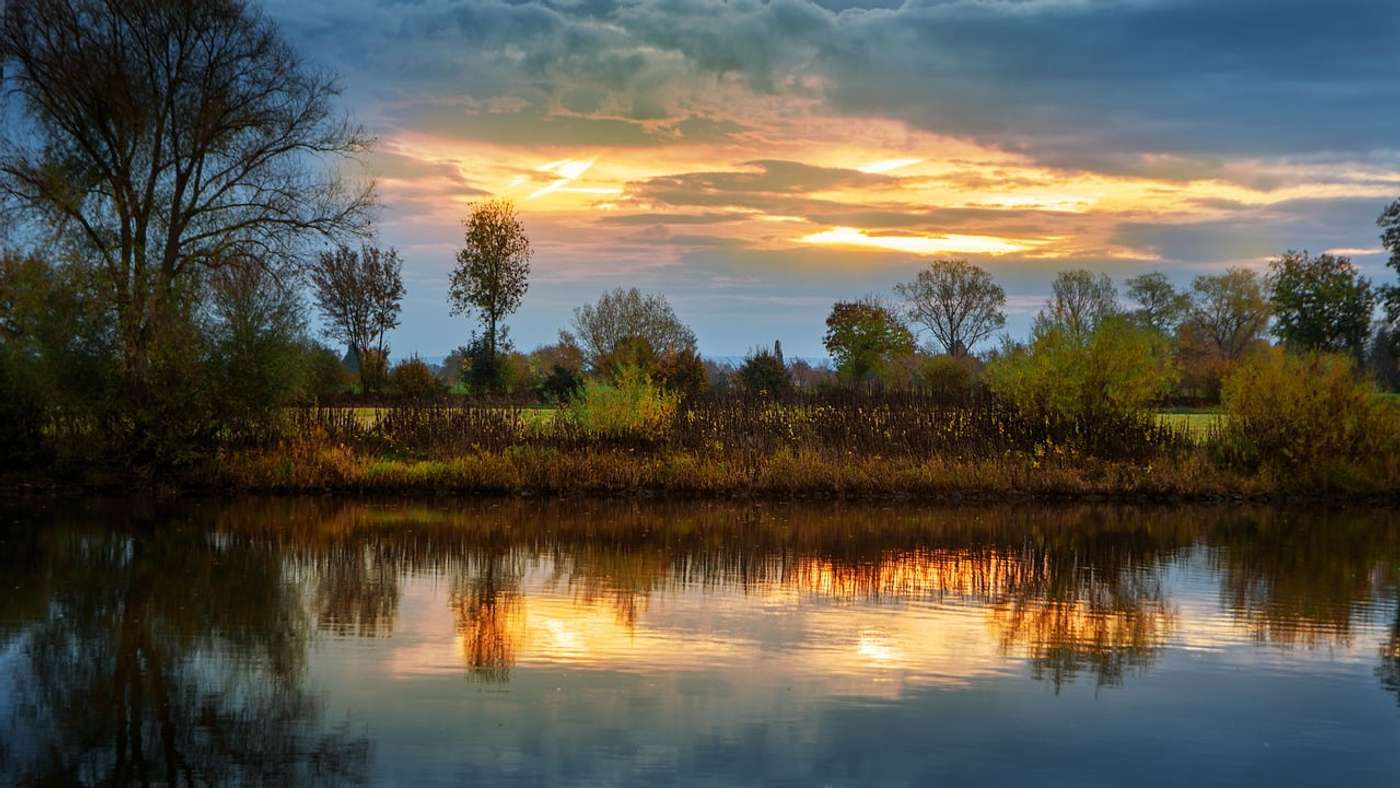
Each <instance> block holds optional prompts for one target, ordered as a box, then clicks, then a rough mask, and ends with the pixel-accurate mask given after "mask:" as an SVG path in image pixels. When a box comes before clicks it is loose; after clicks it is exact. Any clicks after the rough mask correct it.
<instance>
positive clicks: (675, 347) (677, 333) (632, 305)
mask: <svg viewBox="0 0 1400 788" xmlns="http://www.w3.org/2000/svg"><path fill="white" fill-rule="evenodd" d="M571 327H572V328H573V331H572V332H567V331H566V332H561V334H560V339H561V340H562V341H564V342H566V343H572V344H576V345H578V347H579V349H580V350H582V351H583V358H584V361H585V362H586V363H587V364H588V366H589V368H590V369H595V368H596V367H597V365H598V362H599V360H600V359H602V358H604V357H606V356H607V355H608V354H610V353H612V352H613V351H614V350H616V349H617V347H618V345H619V344H621V343H622V342H624V341H626V340H633V339H642V340H645V341H646V343H647V345H648V346H649V347H650V348H651V350H652V351H654V352H655V353H656V354H658V355H661V356H669V355H672V354H676V353H688V352H693V351H694V350H695V333H694V332H692V331H691V330H690V329H689V328H688V327H687V326H686V325H685V324H684V323H682V322H681V321H680V318H678V317H676V312H675V310H673V309H671V304H670V302H669V301H667V300H666V296H664V295H661V294H660V293H655V294H651V295H643V294H642V292H641V291H640V290H638V289H637V288H635V287H634V288H631V289H630V290H623V289H622V288H620V287H619V288H617V289H615V290H611V291H609V292H607V293H604V294H603V296H602V297H601V298H599V299H598V303H597V304H596V305H595V304H584V305H583V306H581V307H578V308H577V309H575V310H574V319H573V321H572V323H571Z"/></svg>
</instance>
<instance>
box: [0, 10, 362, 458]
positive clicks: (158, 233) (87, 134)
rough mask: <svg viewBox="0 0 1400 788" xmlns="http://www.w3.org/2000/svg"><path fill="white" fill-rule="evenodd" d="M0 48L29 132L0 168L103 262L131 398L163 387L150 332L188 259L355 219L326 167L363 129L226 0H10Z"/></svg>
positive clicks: (134, 402) (291, 246)
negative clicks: (201, 0)
mask: <svg viewBox="0 0 1400 788" xmlns="http://www.w3.org/2000/svg"><path fill="white" fill-rule="evenodd" d="M0 51H3V52H5V53H6V57H7V59H8V68H7V75H6V77H7V83H8V84H7V87H8V88H9V89H10V90H11V91H12V92H13V94H14V95H15V96H16V97H17V98H18V100H19V104H20V105H22V106H23V109H24V111H25V115H26V118H25V120H26V121H27V125H26V129H27V132H28V133H26V134H25V135H22V136H20V137H16V138H14V139H11V140H9V142H10V143H12V144H10V145H7V149H6V151H5V152H4V155H3V157H2V158H0V180H3V188H4V190H5V192H7V193H8V195H9V196H11V197H13V198H15V199H16V200H18V201H19V203H20V204H21V205H23V206H24V207H25V208H27V209H29V211H30V216H31V217H32V218H33V219H35V220H39V221H42V222H43V223H45V224H47V225H48V226H50V227H51V228H52V229H54V230H55V231H56V233H58V234H60V235H63V236H64V237H65V238H68V239H70V240H71V243H72V244H74V246H75V248H77V247H81V249H82V250H83V259H84V260H85V261H90V262H91V263H92V264H93V265H94V266H95V267H96V268H97V269H98V270H99V271H100V272H101V273H102V276H100V277H95V278H94V280H93V281H94V282H97V283H100V285H101V287H102V289H103V292H102V296H103V300H104V301H105V302H106V303H107V304H108V305H109V306H110V308H111V319H112V320H114V323H115V328H116V336H117V338H118V350H119V354H120V362H121V363H120V367H119V371H120V372H121V374H122V376H123V384H124V386H125V388H126V389H127V396H126V399H127V404H128V405H130V406H133V407H140V406H141V405H142V403H144V402H147V401H151V402H154V401H156V400H157V399H159V398H160V397H162V396H163V395H164V392H161V391H157V390H155V389H154V383H155V380H156V378H158V377H159V375H160V372H159V370H156V369H155V361H154V358H153V357H154V356H155V355H156V354H157V353H158V351H157V349H156V348H155V346H154V343H156V342H158V341H162V337H170V336H175V335H179V334H180V333H181V332H183V331H184V327H182V326H180V325H178V324H179V323H180V322H181V321H182V320H185V319H186V317H187V316H188V315H189V314H190V313H189V311H188V310H186V309H185V307H186V306H188V305H187V304H179V303H173V301H179V300H181V299H185V298H187V297H188V294H189V293H190V292H193V291H195V290H197V289H198V287H199V285H198V284H196V283H193V280H196V279H198V277H199V275H200V272H207V271H212V270H216V269H218V268H222V267H224V266H226V265H229V264H238V265H242V264H248V263H252V262H256V263H259V264H269V265H271V266H273V267H275V266H277V265H280V264H281V263H284V262H288V261H291V260H293V259H294V258H295V257H297V256H298V255H299V254H300V253H302V252H303V251H304V249H305V246H306V242H307V241H308V240H309V238H310V237H312V236H319V237H322V238H339V237H344V236H346V235H350V234H355V233H358V232H359V231H360V230H361V229H362V228H363V226H364V223H365V221H366V218H367V210H368V208H369V206H370V203H371V197H372V192H371V190H370V189H369V188H368V187H366V188H363V189H359V190H347V189H346V187H345V184H344V183H343V182H342V181H341V180H340V179H339V178H338V177H336V176H335V175H334V171H333V168H328V167H326V166H325V165H326V164H327V163H332V162H334V161H335V160H338V159H340V158H342V157H344V156H346V155H352V154H355V153H357V152H359V151H361V150H363V149H364V148H365V145H366V141H367V140H366V138H365V136H364V135H363V134H362V133H361V132H360V130H359V129H358V128H356V127H354V126H353V125H351V124H349V123H348V122H347V121H346V120H344V119H343V118H342V117H341V116H340V115H339V114H338V113H337V112H336V111H335V109H334V106H333V99H334V98H335V95H336V85H335V81H334V78H333V77H331V76H330V75H328V74H325V73H320V72H314V71H311V70H309V69H307V68H306V67H305V65H304V64H303V62H302V61H301V60H300V59H299V58H298V57H297V56H296V54H295V53H294V52H293V51H292V50H291V49H290V47H288V46H287V44H286V43H285V42H284V41H283V40H282V38H281V37H280V36H279V35H278V34H277V32H276V30H275V28H274V27H273V24H272V22H271V21H270V20H269V19H268V18H267V17H266V16H264V15H262V14H261V13H259V12H258V11H257V10H255V9H252V8H249V7H248V6H247V5H246V4H245V3H244V2H240V0H226V2H221V3H217V4H201V5H199V6H196V7H193V8H192V7H190V6H189V5H188V4H182V3H136V4H128V3H101V2H91V1H90V0H14V1H13V2H10V3H9V5H8V7H7V9H6V11H5V14H4V17H3V23H0ZM138 53H147V55H148V56H142V55H140V54H138ZM150 53H159V54H160V56H159V57H155V56H149V55H150ZM166 320H169V321H172V323H174V324H176V325H171V326H168V327H167V326H163V325H161V323H162V322H163V321H166ZM176 344H179V343H178V342H177V343H176ZM128 421H129V422H131V423H133V424H136V425H153V424H156V423H158V420H157V419H154V418H153V417H152V416H151V414H146V415H134V416H133V418H132V419H129V420H128ZM133 439H134V440H136V441H137V442H143V441H145V438H144V437H142V436H134V438H133Z"/></svg>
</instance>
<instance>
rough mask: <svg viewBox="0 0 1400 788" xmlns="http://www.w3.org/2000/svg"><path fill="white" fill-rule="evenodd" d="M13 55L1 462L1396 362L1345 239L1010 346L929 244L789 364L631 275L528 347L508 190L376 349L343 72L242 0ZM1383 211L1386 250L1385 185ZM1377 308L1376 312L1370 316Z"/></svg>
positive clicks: (1387, 369)
mask: <svg viewBox="0 0 1400 788" xmlns="http://www.w3.org/2000/svg"><path fill="white" fill-rule="evenodd" d="M0 55H3V58H4V60H5V62H6V63H7V68H6V73H5V78H6V85H5V89H6V91H7V93H8V96H9V98H10V99H12V100H11V101H10V102H9V103H10V105H11V106H14V107H17V108H18V109H19V110H20V111H21V115H20V117H17V118H13V119H11V120H12V125H14V126H15V127H16V128H19V129H21V133H18V134H14V135H10V136H9V137H7V138H6V139H5V140H3V141H0V210H3V216H2V217H0V218H3V222H4V224H3V227H4V230H5V235H4V237H3V238H0V240H3V241H6V242H7V243H6V244H5V245H4V249H5V251H4V252H3V254H0V436H3V439H4V446H3V447H2V448H0V454H3V456H4V457H5V458H6V459H7V460H10V461H16V462H28V461H29V459H30V458H32V457H33V456H35V454H36V452H38V451H39V450H40V447H41V444H43V443H45V442H46V441H50V442H51V440H52V439H53V438H55V437H56V436H59V437H61V436H63V435H72V436H75V437H74V440H73V441H72V445H73V446H74V447H75V450H76V451H78V452H80V453H85V454H94V455H97V454H105V455H107V456H111V457H116V458H120V461H121V462H123V463H128V464H133V465H135V466H137V467H148V468H160V467H168V466H170V465H179V464H182V463H187V462H190V461H191V460H192V459H196V458H198V457H201V456H204V455H207V454H208V452H209V451H210V447H213V446H218V445H221V444H223V443H226V442H229V441H238V440H242V439H245V438H246V439H250V440H251V439H257V438H258V437H259V436H261V435H264V434H265V433H266V432H267V431H268V430H269V429H270V428H271V425H273V424H274V423H275V422H276V419H277V414H278V413H279V412H280V411H281V410H282V409H284V408H285V407H286V406H287V405H288V404H290V403H296V402H314V401H327V400H330V399H334V398H337V397H343V396H345V394H346V393H347V392H349V391H357V392H360V393H362V394H369V395H371V396H380V395H390V394H398V395H401V396H409V397H432V396H441V395H443V394H444V393H446V392H447V391H448V390H455V391H457V392H458V393H468V394H482V395H491V396H498V395H505V396H511V397H520V396H533V397H537V398H541V399H544V400H548V401H552V402H560V401H567V400H568V399H570V398H571V397H573V396H574V395H575V394H576V393H577V392H578V391H579V390H580V388H581V387H582V386H584V385H585V380H586V379H594V380H599V381H603V382H604V383H607V382H610V381H617V380H620V379H622V378H627V379H631V380H638V379H643V378H644V379H646V380H647V381H649V382H651V383H653V384H655V385H656V386H658V387H660V388H662V389H664V390H666V391H669V392H673V393H677V394H682V395H683V394H687V393H693V392H697V391H701V390H704V389H734V390H742V391H745V392H750V393H755V394H769V395H774V396H780V395H783V394H785V393H787V392H790V391H793V390H795V389H817V388H822V387H847V388H861V387H866V388H869V387H877V386H878V387H885V388H922V389H935V390H951V391H957V390H962V389H965V388H967V387H968V386H969V385H977V384H980V383H987V384H989V385H991V384H995V385H996V386H999V387H1000V388H1001V390H1002V391H1004V392H1009V393H1011V394H1015V395H1016V396H1026V397H1030V398H1032V399H1034V400H1035V401H1036V402H1037V403H1038V404H1039V405H1041V406H1044V405H1045V404H1046V403H1049V402H1053V401H1059V400H1060V399H1063V398H1064V397H1067V396H1071V395H1070V394H1066V393H1065V392H1064V391H1058V390H1057V389H1056V386H1063V385H1064V381H1065V380H1073V379H1074V376H1073V375H1066V374H1065V371H1066V370H1078V371H1079V372H1078V373H1077V374H1081V375H1082V376H1090V377H1092V376H1102V375H1105V374H1109V373H1110V372H1112V373H1113V374H1115V375H1117V377H1116V378H1114V381H1117V380H1118V379H1120V378H1129V377H1130V378H1132V379H1133V380H1135V381H1138V382H1140V383H1142V385H1137V384H1135V385H1134V386H1124V385H1119V384H1118V383H1117V382H1110V383H1111V385H1110V383H1105V382H1102V381H1100V383H1098V384H1095V385H1093V386H1089V387H1088V388H1087V389H1086V388H1084V387H1083V386H1081V387H1079V388H1076V389H1074V390H1073V391H1075V392H1079V393H1076V394H1073V398H1076V399H1077V400H1079V401H1085V400H1086V399H1087V400H1092V399H1093V397H1087V398H1086V396H1085V395H1083V391H1086V390H1090V389H1093V390H1102V391H1112V392H1114V393H1113V395H1112V396H1114V397H1119V396H1131V397H1132V398H1134V399H1141V398H1142V397H1144V396H1148V397H1151V398H1157V399H1160V398H1163V397H1169V396H1179V397H1182V398H1195V399H1201V400H1210V399H1212V398H1214V397H1217V396H1219V392H1220V388H1221V385H1222V383H1221V381H1222V380H1223V379H1224V376H1225V372H1226V370H1228V369H1229V368H1230V367H1231V365H1233V364H1236V363H1238V362H1239V360H1240V359H1241V358H1243V357H1244V356H1245V355H1246V354H1248V353H1249V351H1250V350H1251V349H1252V348H1256V347H1259V346H1260V345H1262V344H1265V343H1266V342H1267V340H1268V338H1269V337H1272V338H1274V339H1277V340H1278V342H1279V343H1280V344H1281V345H1283V346H1285V347H1288V348H1290V349H1294V350H1299V351H1324V352H1332V353H1341V354H1345V355H1347V356H1348V357H1350V358H1352V359H1355V360H1356V361H1358V362H1364V363H1365V365H1367V366H1368V367H1369V368H1370V369H1371V370H1372V371H1373V374H1375V375H1376V376H1377V377H1378V378H1380V379H1383V380H1385V381H1387V382H1388V383H1390V384H1391V385H1394V383H1395V382H1396V377H1397V376H1396V372H1395V369H1396V365H1395V357H1396V351H1397V349H1400V348H1397V341H1396V337H1397V326H1400V287H1396V286H1381V287H1376V286H1373V285H1372V284H1371V283H1370V282H1368V281H1367V280H1366V279H1365V278H1363V277H1361V276H1360V275H1359V273H1358V272H1357V270H1356V268H1355V266H1354V265H1352V264H1351V262H1350V261H1349V260H1347V259H1346V258H1343V257H1337V256H1334V255H1328V254H1323V255H1317V256H1313V255H1309V254H1307V253H1294V252H1289V253H1285V254H1283V255H1281V256H1280V257H1279V258H1278V259H1276V260H1275V261H1273V263H1272V264H1271V265H1270V268H1269V270H1268V272H1267V273H1266V274H1263V275H1260V274H1257V273H1255V272H1253V271H1250V270H1247V269H1231V270H1229V271H1226V272H1223V273H1220V274H1213V275H1203V276H1200V277H1197V278H1196V279H1195V281H1194V282H1193V283H1192V284H1191V286H1190V287H1189V288H1188V289H1186V290H1184V291H1182V290H1178V289H1176V288H1175V287H1173V286H1172V284H1171V283H1170V281H1169V280H1168V279H1167V278H1166V277H1165V276H1163V275H1162V274H1160V273H1151V274H1144V275H1141V276H1138V277H1134V278H1132V279H1130V280H1128V281H1127V282H1126V283H1125V285H1126V297H1127V305H1124V304H1123V303H1122V301H1121V298H1120V294H1119V293H1118V291H1117V289H1116V288H1115V286H1114V284H1113V283H1112V282H1111V281H1110V280H1109V279H1108V277H1106V276H1104V275H1102V274H1098V275H1096V274H1093V273H1090V272H1088V271H1068V272H1062V273H1061V274H1059V275H1058V276H1057V278H1056V279H1055V282H1054V283H1053V288H1052V289H1053V294H1052V296H1051V298H1050V300H1049V301H1048V302H1047V304H1046V307H1045V309H1044V310H1043V311H1042V312H1041V314H1040V315H1039V316H1038V317H1037V319H1036V321H1035V324H1034V327H1033V329H1032V332H1031V336H1030V337H1029V339H1028V341H1025V342H1018V341H1014V340H1010V339H1006V338H1002V339H1001V341H1000V342H999V343H992V340H994V339H996V338H997V337H998V336H999V332H1001V331H1002V330H1003V329H1004V327H1005V323H1006V315H1005V307H1006V295H1005V292H1004V290H1003V289H1002V288H1001V286H1000V285H998V284H997V283H996V282H995V281H994V279H993V278H992V277H991V275H990V274H989V273H987V272H986V271H984V270H981V269H979V268H977V267H976V266H974V265H972V264H971V263H968V262H967V261H964V260H952V259H949V260H936V261H934V262H932V263H930V264H929V265H928V266H927V267H926V268H925V269H924V270H921V271H919V272H918V274H917V275H916V276H915V277H914V278H913V279H912V280H910V281H908V282H905V283H903V284H900V285H899V286H898V287H896V288H895V290H894V291H893V293H892V294H891V296H890V297H866V298H863V299H857V300H852V301H842V302H839V303H837V304H835V305H833V307H832V309H831V312H830V314H829V316H828V317H827V320H826V333H825V336H824V344H825V347H826V349H827V351H828V353H829V355H830V357H831V359H832V361H833V366H832V367H830V368H827V367H821V366H816V367H814V366H812V365H810V364H808V363H806V362H804V361H802V360H798V359H788V358H786V357H785V356H784V354H783V351H782V348H781V345H780V343H776V342H775V343H774V345H773V346H772V347H771V348H770V347H768V346H767V345H766V344H765V345H764V346H762V347H758V348H755V349H754V351H753V352H751V353H750V354H749V356H748V358H747V359H746V360H745V361H744V363H743V364H742V365H741V366H740V367H739V368H737V369H730V368H727V367H725V366H723V365H719V364H715V363H713V362H710V361H707V360H705V359H703V358H702V357H701V356H700V355H699V353H698V349H697V346H696V338H695V334H694V332H693V331H691V330H690V328H688V327H687V326H686V325H685V324H684V323H683V322H682V321H681V320H680V319H679V318H678V317H677V315H676V313H675V311H674V309H673V308H672V307H671V305H670V304H669V303H668V301H667V300H666V298H665V297H664V296H663V295H660V294H645V293H642V292H640V291H638V290H636V289H635V288H634V289H622V288H619V289H616V290H613V291H610V292H608V293H605V294H604V295H603V296H602V297H601V298H599V299H598V300H597V301H596V302H595V303H591V304H585V305H582V306H580V307H579V308H577V309H576V310H575V311H574V314H573V317H572V320H571V321H570V323H569V325H568V326H567V327H565V328H564V329H563V330H562V331H561V332H560V335H559V340H558V341H557V342H555V343H552V344H550V345H547V346H544V347H541V348H537V349H536V350H534V351H533V352H531V353H528V354H526V353H522V352H519V351H517V350H516V349H515V348H514V346H513V343H512V341H511V338H510V336H509V331H508V329H507V324H506V321H507V320H508V318H509V317H510V315H512V314H513V313H515V312H516V311H517V310H518V308H519V307H520V305H521V304H522V302H523V300H524V298H525V296H526V294H527V292H528V286H529V275H530V262H531V259H532V250H531V246H530V242H529V238H528V236H527V234H526V232H525V228H524V225H523V222H522V221H521V219H520V217H519V215H518V213H517V212H516V210H515V208H514V207H513V206H512V205H511V204H510V203H508V202H506V201H501V200H491V201H487V202H483V203H478V204H475V205H473V206H472V208H471V211H470V213H469V215H468V216H467V218H466V220H465V222H464V228H463V242H462V246H461V249H460V250H459V252H458V253H457V255H456V259H455V266H454V268H453V271H452V274H451V277H450V280H449V287H448V290H447V293H446V299H447V303H448V306H449V308H450V309H451V311H452V312H453V313H454V314H459V315H465V316H468V317H470V318H471V319H473V320H474V321H475V323H476V329H475V331H474V332H473V333H472V334H471V336H470V338H469V339H468V341H467V342H466V343H465V344H464V345H463V346H462V347H460V348H458V349H457V350H456V351H454V352H453V353H452V354H450V355H449V357H448V358H447V359H446V362H445V363H444V364H443V365H441V367H440V368H438V369H433V368H431V367H430V366H429V365H428V364H426V363H425V362H423V361H422V360H420V359H416V358H409V359H403V360H401V361H399V363H397V364H393V365H391V364H390V363H389V355H390V347H389V345H388V336H389V335H390V333H391V332H392V331H393V329H394V328H396V327H397V326H398V325H399V322H400V319H401V312H402V306H401V305H402V301H403V298H404V295H405V293H406V288H405V285H404V282H403V274H402V267H403V263H402V260H401V258H400V256H399V254H398V252H397V251H396V250H394V249H392V248H388V249H386V248H381V247H379V246H377V245H376V244H375V243H374V240H373V239H374V227H373V223H372V219H373V216H374V211H375V207H376V197H375V193H374V187H373V184H372V183H369V182H363V183H362V182H356V181H355V180H354V179H353V178H350V177H348V176H347V175H346V173H347V172H350V171H352V170H351V169H350V166H349V165H350V164H352V163H353V161H354V160H355V159H356V157H357V156H359V155H360V154H362V153H363V152H364V151H366V150H367V149H368V146H369V144H370V142H371V140H370V138H369V136H368V135H367V134H366V133H365V132H364V130H363V129H362V128H361V127H360V126H358V125H357V124H356V123H355V122H354V121H353V120H352V119H351V118H350V117H349V116H348V115H346V114H345V113H344V112H343V111H341V110H340V109H339V108H338V96H339V91H340V86H339V84H338V82H337V80H336V78H335V76H334V75H333V74H331V73H329V72H326V71H324V70H321V69H318V68H316V67H315V66H313V65H311V64H309V63H307V62H306V61H304V60H303V59H302V58H301V57H300V56H299V55H298V54H297V53H296V52H295V51H294V50H293V49H292V48H291V47H290V46H289V45H288V44H287V42H286V41H285V40H284V39H283V38H282V37H281V36H280V34H279V33H278V31H277V30H276V28H275V26H274V25H273V24H272V23H271V21H270V20H269V19H268V18H267V17H266V16H265V15H263V14H262V13H261V12H260V11H259V10H258V9H257V8H256V7H255V6H253V5H251V4H249V3H248V2H245V0H201V2H193V3H166V2H146V1H145V0H140V1H135V2H126V1H123V2H116V0H11V2H9V3H8V4H6V6H5V9H4V11H3V16H0ZM1380 226H1381V229H1382V242H1383V243H1384V244H1385V246H1386V247H1387V248H1388V249H1390V250H1391V252H1392V257H1391V260H1390V265H1391V266H1392V267H1394V268H1396V269H1397V270H1400V201H1397V202H1396V203H1395V204H1394V205H1391V206H1390V207H1389V208H1387V209H1386V210H1385V212H1384V213H1383V214H1382V216H1381V218H1380ZM304 285H309V288H307V287H304ZM308 290H309V293H310V299H309V300H310V301H311V303H312V304H314V306H315V308H316V309H317V311H318V312H319V313H320V316H321V326H322V330H321V332H320V334H321V335H320V336H317V335H316V332H315V331H313V330H312V328H311V324H310V321H309V319H308V315H307V309H306V304H305V303H304V302H305V301H306V300H307V299H306V295H305V294H306V292H307V291H308ZM1377 306H1381V307H1384V311H1385V315H1386V319H1385V320H1383V321H1380V324H1379V325H1374V324H1373V321H1372V313H1373V311H1374V310H1375V309H1376V307H1377ZM321 340H329V341H331V342H334V343H337V345H339V346H343V347H344V348H346V351H347V352H345V353H344V354H342V353H341V352H340V350H339V348H338V347H337V348H336V349H332V348H331V347H328V346H326V345H325V344H322V342H321ZM989 343H991V347H990V348H989V349H985V348H988V345H989ZM978 348H984V350H982V352H980V354H979V353H978ZM1143 359H1146V360H1147V361H1146V362H1144V361H1143ZM1125 391H1126V392H1128V393H1124V392H1125ZM1095 396H1097V395H1095Z"/></svg>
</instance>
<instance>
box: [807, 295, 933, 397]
mask: <svg viewBox="0 0 1400 788" xmlns="http://www.w3.org/2000/svg"><path fill="white" fill-rule="evenodd" d="M823 344H824V345H825V346H826V351H827V352H828V353H830V354H831V358H832V359H833V360H834V361H835V362H836V369H837V372H838V374H839V375H840V376H841V377H842V378H844V379H846V380H848V381H850V382H852V383H856V384H860V383H863V382H865V381H866V380H867V379H868V378H870V377H871V376H872V375H874V374H878V373H879V372H880V371H881V370H882V369H883V368H884V367H885V366H886V365H887V364H889V362H890V361H892V360H893V359H894V358H896V357H898V356H900V355H907V354H909V353H912V352H913V351H914V335H913V334H912V333H910V331H909V329H908V327H906V326H905V325H904V323H903V322H901V321H900V319H899V318H898V316H896V315H895V314H894V312H893V311H892V310H890V309H889V308H888V307H886V306H885V305H884V304H881V303H880V302H879V301H877V300H875V299H871V298H867V299H864V300H861V301H838V302H837V303H836V304H834V305H832V307H831V314H829V315H827V318H826V336H825V337H824V339H823Z"/></svg>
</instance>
